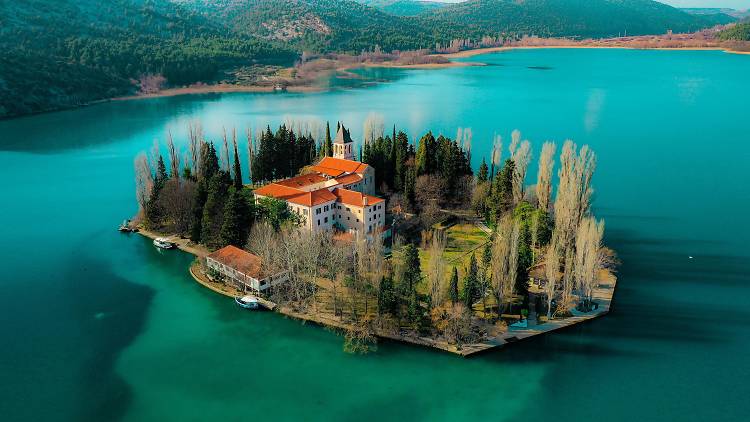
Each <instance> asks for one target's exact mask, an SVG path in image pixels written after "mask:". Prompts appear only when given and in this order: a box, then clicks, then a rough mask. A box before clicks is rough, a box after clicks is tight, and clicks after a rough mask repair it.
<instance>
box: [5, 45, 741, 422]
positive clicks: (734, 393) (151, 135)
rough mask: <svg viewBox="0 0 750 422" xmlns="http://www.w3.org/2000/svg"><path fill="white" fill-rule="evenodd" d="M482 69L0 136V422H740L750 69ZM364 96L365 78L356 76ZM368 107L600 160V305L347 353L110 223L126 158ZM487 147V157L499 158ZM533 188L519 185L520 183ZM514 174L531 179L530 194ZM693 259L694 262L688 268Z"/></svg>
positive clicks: (98, 112)
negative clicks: (608, 261) (517, 333)
mask: <svg viewBox="0 0 750 422" xmlns="http://www.w3.org/2000/svg"><path fill="white" fill-rule="evenodd" d="M467 60H470V61H477V62H483V63H487V64H488V65H489V66H482V67H461V68H450V69H442V70H398V69H366V70H362V71H359V73H360V74H361V75H362V77H363V79H361V80H357V79H351V78H347V79H346V80H333V81H332V86H333V87H334V88H335V90H333V91H331V92H325V93H317V94H292V93H287V94H224V95H200V96H186V97H173V98H162V99H149V100H138V101H129V102H114V103H109V104H102V105H97V106H93V107H87V108H82V109H78V110H74V111H66V112H59V113H52V114H44V115H38V116H33V117H28V118H22V119H15V120H9V121H2V122H0V180H2V182H1V183H2V184H1V185H0V186H1V187H2V191H1V192H0V193H2V198H3V200H2V205H1V206H0V220H1V221H3V222H4V225H3V228H2V229H0V234H1V239H0V240H2V242H0V256H2V257H4V268H3V271H2V273H1V274H2V275H0V307H1V308H2V310H3V311H2V313H0V315H2V317H1V318H2V319H1V320H0V322H1V323H0V336H2V338H3V339H4V340H3V343H2V347H1V348H0V374H2V381H1V382H0V412H1V413H2V414H3V415H4V416H3V419H4V420H31V419H35V420H36V419H42V418H44V419H46V420H96V421H99V420H113V419H124V420H178V419H179V420H205V419H208V418H215V419H219V418H223V419H229V420H239V419H245V418H247V417H252V415H265V416H267V417H269V418H274V419H281V420H311V419H312V420H318V419H320V420H361V419H411V420H461V419H469V418H480V417H481V418H486V417H490V418H491V419H493V420H518V418H519V417H522V418H524V419H526V420H534V419H540V418H542V417H549V415H553V417H554V419H555V420H558V421H561V420H571V421H573V420H575V421H579V420H586V419H589V418H592V417H596V418H606V419H608V420H633V419H639V420H656V419H670V420H671V419H680V420H695V421H704V420H718V419H725V420H739V419H744V416H745V415H746V413H747V411H748V410H750V405H749V404H748V401H747V399H746V397H745V396H746V387H745V380H746V379H747V377H748V375H750V363H748V359H747V350H748V347H750V340H749V339H750V328H749V327H748V324H750V305H748V304H747V303H748V302H747V301H746V300H744V297H745V296H747V295H748V293H750V285H749V284H748V283H750V276H748V271H749V270H750V254H749V253H748V252H747V248H746V246H745V244H746V239H747V238H748V237H749V236H750V224H748V222H747V220H746V217H745V214H746V210H747V209H748V207H749V206H750V183H748V177H747V164H748V162H750V132H748V130H747V116H748V110H747V98H749V97H750V85H749V84H748V83H747V75H748V74H750V57H748V56H738V55H730V54H725V53H721V52H714V51H694V52H687V51H631V50H592V49H586V50H559V49H552V50H520V51H514V52H506V53H501V54H492V55H485V56H477V57H473V58H471V59H467ZM372 80H378V81H380V82H381V83H379V84H376V85H372V84H370V83H369V82H370V81H372ZM370 112H376V113H380V114H383V115H384V116H385V120H386V122H388V124H391V123H395V124H396V125H397V126H398V127H399V128H403V129H404V130H406V131H408V132H409V134H410V136H411V137H412V138H414V137H416V136H419V135H421V134H422V133H423V132H424V131H425V130H427V129H432V130H433V131H436V132H441V131H442V132H444V133H446V134H448V135H451V136H452V135H453V134H455V132H456V128H457V127H459V126H461V127H471V128H472V130H473V133H474V140H473V151H474V153H473V156H474V158H475V161H477V162H476V163H475V164H478V160H479V159H480V158H479V157H481V156H482V155H487V154H488V153H489V150H490V148H491V139H492V136H493V134H494V133H499V134H501V135H503V137H504V138H505V139H506V142H505V145H506V146H507V144H508V142H507V140H508V139H509V137H510V132H511V131H512V130H513V129H516V128H518V129H520V130H521V131H522V132H523V134H524V137H525V138H528V139H530V140H531V141H532V143H533V145H534V148H535V153H536V154H538V152H539V149H540V147H541V143H542V142H543V141H544V140H547V139H553V140H556V141H558V144H561V142H562V140H564V139H565V138H572V139H574V140H576V141H577V142H578V143H579V144H584V143H588V144H590V145H591V146H592V147H593V148H594V149H595V150H596V152H597V153H598V156H599V168H598V170H597V174H596V177H595V180H594V184H595V187H596V196H595V211H596V213H597V215H598V216H600V217H603V218H604V219H605V220H606V224H607V235H606V237H607V239H606V241H607V243H608V244H609V245H611V246H612V247H614V248H615V249H616V250H617V251H618V252H619V254H620V257H621V259H622V260H623V266H622V268H621V271H620V274H619V276H620V279H619V282H618V290H617V292H616V295H615V302H614V305H613V311H612V312H611V313H610V315H608V316H606V317H605V318H601V319H599V320H596V321H593V322H591V323H587V324H582V325H580V326H576V327H574V328H572V329H569V330H567V331H565V332H562V333H556V334H553V335H548V336H546V337H543V338H539V339H535V340H530V341H525V342H522V343H517V344H515V345H513V346H511V347H508V348H506V349H505V350H498V351H496V352H492V353H489V354H486V355H483V356H479V357H476V358H471V359H462V358H457V357H454V356H449V355H447V354H443V353H439V352H434V351H431V350H424V349H421V348H415V347H410V346H404V345H399V344H393V343H388V342H386V343H381V344H380V347H379V350H378V352H377V353H373V354H370V355H367V356H352V355H348V354H345V353H343V352H342V341H341V339H340V338H339V337H337V336H336V335H335V334H333V333H330V332H328V331H326V330H324V329H321V328H317V327H313V326H305V325H302V324H300V323H298V322H295V321H291V320H288V319H284V318H282V317H280V316H278V315H275V314H271V313H248V312H241V311H240V310H238V309H237V308H236V306H235V305H234V304H233V303H232V301H231V300H229V299H226V298H223V297H219V296H217V295H215V294H213V293H211V292H209V291H207V290H205V289H202V288H201V287H200V286H198V285H197V284H195V283H194V282H192V280H191V279H190V276H189V274H188V273H187V266H188V264H189V262H190V261H191V257H190V256H188V255H186V254H183V253H180V252H174V251H173V252H159V251H157V250H155V249H154V248H153V247H152V246H151V245H150V243H149V241H148V240H146V239H144V238H141V237H140V236H136V235H121V234H119V233H117V232H116V231H115V230H114V228H115V226H116V225H117V224H119V222H120V221H121V220H122V219H123V218H126V217H128V216H129V215H132V214H133V213H134V212H135V196H134V193H133V186H134V183H133V170H132V168H133V157H134V155H135V154H136V153H137V152H138V151H140V150H146V149H148V148H150V146H151V144H152V142H153V140H154V139H155V138H156V139H160V140H163V139H164V137H165V133H166V131H167V130H171V131H172V133H173V134H175V137H176V139H180V140H184V134H185V128H186V125H187V123H188V122H190V121H201V122H202V124H203V126H204V128H205V129H206V131H207V133H208V134H209V135H211V136H212V137H213V138H214V139H218V136H219V133H220V131H221V127H222V126H227V127H232V126H238V129H239V130H238V131H239V132H240V133H244V128H245V127H246V126H247V125H250V126H252V127H253V128H256V127H259V126H261V125H265V124H266V123H271V124H272V125H276V124H278V123H280V122H281V121H282V120H283V119H284V118H286V117H295V118H318V119H323V120H325V119H328V120H331V121H332V122H335V121H336V120H341V121H343V122H344V123H345V124H348V125H351V127H352V133H353V135H354V137H355V138H358V137H359V136H360V135H361V133H362V129H361V125H362V122H363V120H364V119H365V117H366V116H367V115H368V113H370ZM506 156H507V153H506ZM532 173H533V172H532ZM533 177H534V174H530V175H529V180H528V182H529V183H532V182H533ZM689 256H693V259H689Z"/></svg>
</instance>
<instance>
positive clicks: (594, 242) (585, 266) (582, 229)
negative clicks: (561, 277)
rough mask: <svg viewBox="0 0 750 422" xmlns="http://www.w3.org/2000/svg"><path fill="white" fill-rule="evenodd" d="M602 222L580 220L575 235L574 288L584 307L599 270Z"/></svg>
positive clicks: (587, 302)
mask: <svg viewBox="0 0 750 422" xmlns="http://www.w3.org/2000/svg"><path fill="white" fill-rule="evenodd" d="M603 236H604V221H599V222H597V221H596V219H595V218H594V217H585V218H583V219H582V220H581V224H580V225H579V226H578V232H577V233H576V258H575V275H576V287H577V288H578V290H579V291H580V293H581V296H582V297H583V300H584V305H585V306H588V304H590V303H591V299H592V297H593V293H594V288H595V287H596V285H597V272H598V271H599V269H600V268H601V262H602V261H601V258H600V253H599V251H600V250H601V248H602V237H603Z"/></svg>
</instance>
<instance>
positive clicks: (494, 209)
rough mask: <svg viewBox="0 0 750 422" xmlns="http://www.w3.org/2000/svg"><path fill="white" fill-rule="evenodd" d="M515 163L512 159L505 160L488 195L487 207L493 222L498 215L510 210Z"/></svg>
mask: <svg viewBox="0 0 750 422" xmlns="http://www.w3.org/2000/svg"><path fill="white" fill-rule="evenodd" d="M514 170H515V164H513V161H512V160H506V161H505V165H504V166H503V168H502V169H501V170H500V172H499V173H498V174H497V177H495V181H494V187H493V189H492V196H491V197H490V204H489V206H488V207H487V208H488V210H490V212H491V213H492V215H491V216H490V217H491V220H492V223H493V224H494V223H495V222H496V221H497V220H498V219H499V218H500V216H501V215H502V214H503V213H504V212H506V211H508V210H510V208H511V207H512V205H513V172H514Z"/></svg>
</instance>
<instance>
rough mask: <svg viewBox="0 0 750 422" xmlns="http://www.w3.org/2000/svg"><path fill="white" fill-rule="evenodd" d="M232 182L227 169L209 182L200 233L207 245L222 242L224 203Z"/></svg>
mask: <svg viewBox="0 0 750 422" xmlns="http://www.w3.org/2000/svg"><path fill="white" fill-rule="evenodd" d="M231 184H232V179H231V177H230V176H229V173H227V172H225V171H219V172H217V173H216V174H214V176H213V177H212V178H211V180H210V181H209V183H208V194H207V196H206V203H205V205H204V206H203V216H202V221H201V235H200V237H201V242H203V244H205V245H207V246H210V247H216V246H220V244H221V239H220V237H219V232H220V230H221V225H222V223H223V221H224V203H225V201H226V198H227V191H228V189H229V186H231Z"/></svg>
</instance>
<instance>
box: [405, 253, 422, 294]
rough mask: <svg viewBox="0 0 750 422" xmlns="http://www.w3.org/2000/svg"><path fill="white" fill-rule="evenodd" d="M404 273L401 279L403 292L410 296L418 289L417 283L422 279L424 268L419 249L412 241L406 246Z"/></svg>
mask: <svg viewBox="0 0 750 422" xmlns="http://www.w3.org/2000/svg"><path fill="white" fill-rule="evenodd" d="M403 253H404V273H403V275H402V279H401V294H402V295H403V296H405V297H408V295H409V294H411V292H412V291H413V290H416V288H417V283H419V281H420V280H421V279H422V269H421V266H420V263H419V251H418V250H417V248H416V247H415V246H414V245H412V244H411V243H409V244H407V245H406V246H404V250H403Z"/></svg>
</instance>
